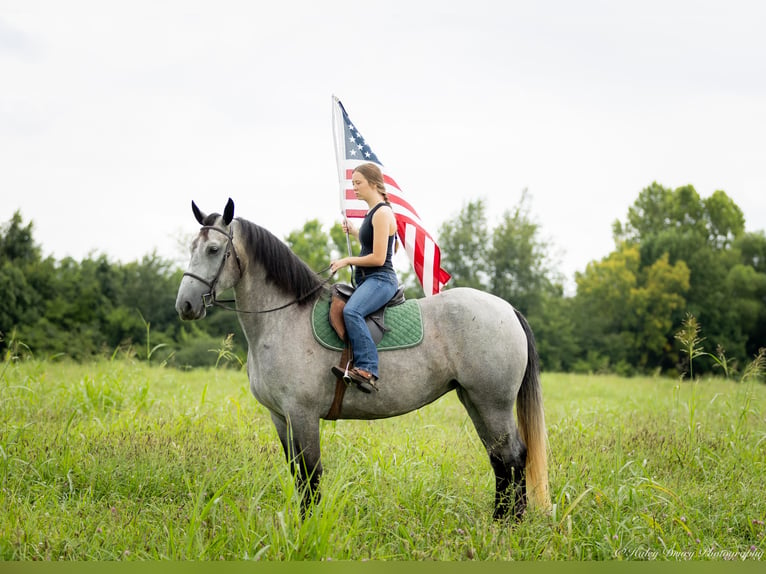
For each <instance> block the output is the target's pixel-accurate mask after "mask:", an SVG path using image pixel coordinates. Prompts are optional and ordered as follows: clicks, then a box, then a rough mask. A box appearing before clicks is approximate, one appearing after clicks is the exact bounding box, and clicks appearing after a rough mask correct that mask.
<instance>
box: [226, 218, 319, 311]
mask: <svg viewBox="0 0 766 574" xmlns="http://www.w3.org/2000/svg"><path fill="white" fill-rule="evenodd" d="M236 220H237V222H238V223H239V227H240V234H241V238H242V241H243V243H244V244H245V245H246V246H247V251H248V253H250V257H251V258H252V260H253V261H257V262H258V263H260V264H261V265H263V267H264V269H265V270H266V280H267V281H270V282H272V283H273V284H274V285H276V286H277V287H279V288H280V289H282V290H283V291H285V292H286V293H288V294H289V295H291V296H292V297H295V298H296V299H298V300H299V301H298V303H299V304H301V305H303V304H306V303H312V302H314V301H315V300H316V299H317V298H318V297H319V296H320V295H321V294H322V293H323V291H324V290H325V289H324V288H323V287H322V279H321V277H319V276H318V275H317V274H316V273H315V272H314V271H312V270H311V268H310V267H309V266H308V265H306V263H305V262H304V261H303V260H302V259H301V258H300V257H298V256H297V255H296V254H295V253H293V252H292V250H291V249H290V248H289V247H288V246H287V245H286V244H285V243H284V242H283V241H280V240H279V239H278V238H277V237H276V236H275V235H274V234H273V233H271V232H270V231H268V230H266V229H264V228H263V227H261V226H259V225H256V224H255V223H252V222H250V221H247V220H246V219H242V218H241V217H237V218H236Z"/></svg>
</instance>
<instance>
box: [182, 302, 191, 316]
mask: <svg viewBox="0 0 766 574" xmlns="http://www.w3.org/2000/svg"><path fill="white" fill-rule="evenodd" d="M191 308H192V307H191V301H184V313H187V314H188V313H189V312H190V311H191Z"/></svg>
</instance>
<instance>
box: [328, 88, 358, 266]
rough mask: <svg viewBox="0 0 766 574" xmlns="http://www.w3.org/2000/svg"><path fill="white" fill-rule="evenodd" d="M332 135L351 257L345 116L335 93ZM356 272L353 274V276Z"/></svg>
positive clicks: (333, 97) (341, 210) (342, 212)
mask: <svg viewBox="0 0 766 574" xmlns="http://www.w3.org/2000/svg"><path fill="white" fill-rule="evenodd" d="M332 119H333V126H332V128H333V129H332V137H333V142H334V144H335V164H336V166H337V169H338V188H339V194H338V199H339V200H340V214H341V216H342V217H343V221H344V222H345V223H346V248H347V249H348V256H349V257H351V237H350V235H349V230H348V219H347V218H346V168H345V163H346V161H345V160H346V141H345V136H344V135H343V134H344V131H345V130H344V129H343V117H342V116H341V113H340V100H339V99H338V98H337V97H336V96H335V94H333V96H332ZM353 276H354V274H353V273H352V274H351V277H352V278H353Z"/></svg>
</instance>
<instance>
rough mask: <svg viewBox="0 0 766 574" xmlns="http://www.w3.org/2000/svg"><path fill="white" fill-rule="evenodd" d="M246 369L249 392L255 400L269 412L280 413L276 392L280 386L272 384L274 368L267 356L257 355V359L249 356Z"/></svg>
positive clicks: (277, 393) (279, 395)
mask: <svg viewBox="0 0 766 574" xmlns="http://www.w3.org/2000/svg"><path fill="white" fill-rule="evenodd" d="M247 367H248V368H247V371H248V378H249V379H250V392H251V393H252V394H253V396H254V397H255V399H256V400H257V401H258V402H259V403H261V404H262V405H263V406H265V407H266V408H268V409H269V410H272V411H275V412H278V413H281V412H282V409H281V407H280V403H281V400H280V397H281V394H280V393H279V392H278V390H279V388H280V385H275V384H274V380H273V379H274V376H275V374H274V368H273V364H272V361H271V360H270V359H269V358H268V354H266V355H264V354H259V356H257V357H254V356H253V355H252V354H251V355H250V357H249V360H248V366H247Z"/></svg>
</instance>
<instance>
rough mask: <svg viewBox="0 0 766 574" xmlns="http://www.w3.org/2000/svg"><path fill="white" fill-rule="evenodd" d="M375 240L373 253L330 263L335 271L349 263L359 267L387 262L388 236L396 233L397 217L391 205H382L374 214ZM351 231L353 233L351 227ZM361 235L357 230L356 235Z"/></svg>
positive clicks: (373, 241)
mask: <svg viewBox="0 0 766 574" xmlns="http://www.w3.org/2000/svg"><path fill="white" fill-rule="evenodd" d="M372 228H373V230H374V232H373V240H372V253H370V254H369V255H365V256H364V257H344V258H343V259H339V260H337V261H333V262H332V263H331V264H330V268H331V269H332V271H333V273H334V272H336V271H337V270H338V269H342V268H343V267H346V266H347V265H355V266H357V267H380V266H381V265H383V264H384V263H385V262H386V255H387V254H388V238H389V237H390V236H391V235H392V234H394V233H396V218H394V212H393V211H392V210H391V208H390V207H388V206H386V207H382V208H380V209H378V211H376V212H375V215H373V216H372ZM349 232H350V233H352V231H351V229H350V228H349ZM358 236H359V231H358V230H357V232H356V235H355V236H354V237H358Z"/></svg>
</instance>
